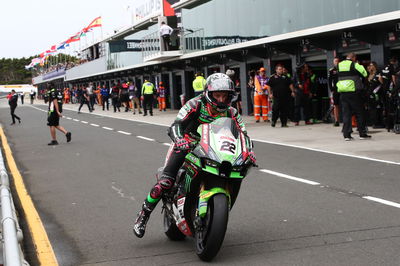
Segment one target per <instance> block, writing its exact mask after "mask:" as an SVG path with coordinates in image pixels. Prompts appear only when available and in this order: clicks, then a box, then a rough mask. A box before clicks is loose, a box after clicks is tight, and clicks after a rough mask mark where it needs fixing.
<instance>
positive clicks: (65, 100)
mask: <svg viewBox="0 0 400 266" xmlns="http://www.w3.org/2000/svg"><path fill="white" fill-rule="evenodd" d="M70 94H71V93H70V91H69V88H68V87H67V88H65V89H64V103H69V100H70Z"/></svg>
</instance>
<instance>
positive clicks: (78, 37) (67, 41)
mask: <svg viewBox="0 0 400 266" xmlns="http://www.w3.org/2000/svg"><path fill="white" fill-rule="evenodd" d="M80 39H81V31H80V32H78V33H76V34H75V35H74V36H72V37H70V38H69V39H68V40H66V41H65V42H66V43H71V42H77V41H79V40H80Z"/></svg>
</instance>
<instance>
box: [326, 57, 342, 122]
mask: <svg viewBox="0 0 400 266" xmlns="http://www.w3.org/2000/svg"><path fill="white" fill-rule="evenodd" d="M339 62H340V59H339V57H335V58H334V59H333V67H332V68H330V69H329V72H328V86H329V89H330V91H331V92H332V98H333V116H334V117H335V124H334V126H335V127H338V126H339V105H340V94H339V93H338V91H337V85H336V84H337V82H338V71H337V65H338V64H339Z"/></svg>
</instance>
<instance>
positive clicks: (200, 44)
mask: <svg viewBox="0 0 400 266" xmlns="http://www.w3.org/2000/svg"><path fill="white" fill-rule="evenodd" d="M140 45H141V48H142V57H143V61H146V60H147V59H149V58H151V57H153V56H156V55H162V54H163V53H165V52H166V51H163V49H162V48H161V47H162V40H161V38H160V33H159V32H158V31H155V32H153V33H150V34H148V35H146V36H144V37H143V38H142V41H141V43H140ZM170 47H171V50H170V51H180V52H181V54H184V53H190V52H195V51H200V50H204V49H205V45H204V29H184V28H181V29H175V30H174V32H173V33H172V34H171V45H170ZM170 51H168V52H170Z"/></svg>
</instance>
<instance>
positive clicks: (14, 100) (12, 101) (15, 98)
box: [8, 90, 21, 125]
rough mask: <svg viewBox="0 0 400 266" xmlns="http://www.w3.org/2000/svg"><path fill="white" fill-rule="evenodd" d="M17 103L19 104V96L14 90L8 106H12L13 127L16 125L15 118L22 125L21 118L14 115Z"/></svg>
mask: <svg viewBox="0 0 400 266" xmlns="http://www.w3.org/2000/svg"><path fill="white" fill-rule="evenodd" d="M17 102H18V94H16V93H15V90H12V91H11V95H10V97H9V98H8V104H9V105H10V111H11V119H12V123H11V125H14V124H15V118H16V119H18V123H21V118H20V117H19V116H17V115H16V114H15V113H14V112H15V108H17V105H18V104H17Z"/></svg>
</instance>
